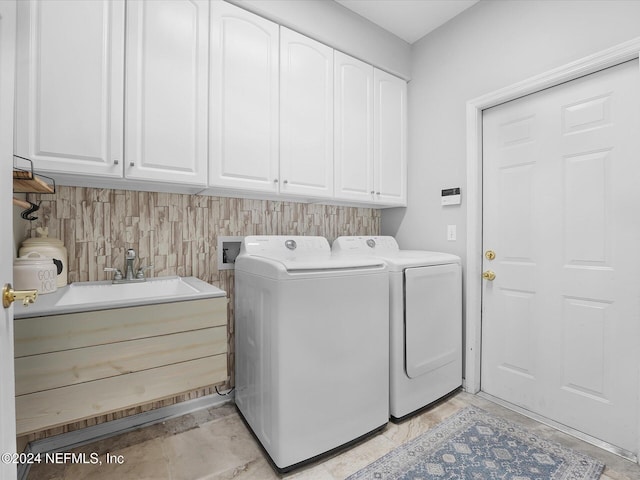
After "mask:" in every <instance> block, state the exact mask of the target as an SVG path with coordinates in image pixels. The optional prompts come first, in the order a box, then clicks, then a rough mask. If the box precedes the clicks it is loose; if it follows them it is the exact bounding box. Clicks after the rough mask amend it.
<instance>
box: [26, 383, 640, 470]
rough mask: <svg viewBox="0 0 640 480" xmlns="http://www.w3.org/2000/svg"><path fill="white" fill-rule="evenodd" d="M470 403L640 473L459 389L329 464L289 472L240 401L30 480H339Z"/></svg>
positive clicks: (124, 439) (98, 448)
mask: <svg viewBox="0 0 640 480" xmlns="http://www.w3.org/2000/svg"><path fill="white" fill-rule="evenodd" d="M467 405H476V406H478V407H480V408H483V409H485V410H487V411H489V412H491V413H493V414H494V415H497V416H501V417H504V418H507V419H509V420H510V421H512V422H514V423H517V424H520V425H523V426H525V427H526V428H529V429H531V430H532V431H535V432H536V433H537V434H538V435H539V436H542V437H545V438H549V439H552V440H554V441H557V442H559V443H562V444H564V445H566V446H568V447H571V448H574V449H576V450H579V451H582V452H585V453H587V454H589V455H592V456H594V457H596V458H599V459H600V460H601V461H602V462H604V463H605V465H607V467H606V468H605V471H604V474H603V475H602V480H607V479H610V480H637V479H640V466H638V465H637V464H635V463H632V462H629V461H627V460H624V459H622V458H620V457H618V456H616V455H613V454H610V453H608V452H606V451H604V450H601V449H599V448H596V447H594V446H591V445H589V444H587V443H584V442H582V441H580V440H577V439H575V438H573V437H570V436H567V435H565V434H563V433H561V432H558V431H557V430H554V429H552V428H550V427H547V426H546V425H543V424H541V423H539V422H536V421H534V420H531V419H529V418H526V417H523V416H522V415H519V414H517V413H514V412H511V411H510V410H507V409H505V408H503V407H501V406H499V405H496V404H494V403H492V402H490V401H488V400H485V399H483V398H480V397H477V396H475V395H470V394H467V393H463V392H461V393H458V394H456V395H455V396H452V397H450V398H448V399H447V400H445V401H443V402H441V403H440V404H438V405H436V406H435V407H433V408H431V409H430V410H428V411H426V412H424V413H422V414H420V415H417V416H415V417H413V418H411V419H409V420H407V421H405V422H403V423H401V424H399V425H396V424H392V423H389V424H388V426H387V427H386V428H385V429H384V430H382V431H381V432H380V433H379V434H377V435H375V436H374V437H371V438H369V439H368V440H365V441H363V442H362V443H360V444H358V445H356V446H354V447H353V448H351V449H349V450H347V451H345V452H342V453H339V454H336V455H334V456H332V457H330V458H328V459H325V460H324V461H322V462H319V463H316V464H312V465H310V466H308V467H306V468H304V469H302V470H299V471H296V472H293V473H291V474H289V475H285V476H284V477H281V476H279V475H277V474H276V473H275V472H274V471H273V470H272V469H271V467H270V465H269V463H268V462H267V460H266V459H265V457H264V455H263V453H262V451H261V449H260V447H259V446H258V444H257V443H256V442H255V440H254V439H253V437H252V436H251V434H250V433H249V431H248V430H247V429H246V427H245V425H244V424H243V422H242V420H241V419H240V417H239V415H238V413H237V411H236V409H235V407H234V406H233V404H232V403H227V404H225V405H222V406H218V407H213V408H210V409H207V410H202V411H199V412H195V413H192V414H188V415H185V416H183V417H180V418H176V419H173V420H169V421H167V422H164V423H161V424H157V425H153V426H150V427H146V428H142V429H139V430H135V431H133V432H129V433H125V434H121V435H117V436H114V437H111V438H108V439H106V440H101V441H98V442H95V443H91V444H89V445H85V446H83V447H80V448H76V449H74V450H73V452H75V453H83V452H84V453H86V454H87V455H89V454H91V453H97V454H98V455H99V458H100V459H101V460H102V461H103V464H102V465H100V466H98V465H81V464H70V463H67V464H61V465H53V464H48V465H45V464H40V465H34V466H33V467H32V468H31V470H30V471H29V476H28V479H29V480H62V479H64V480H77V479H117V480H130V479H131V480H134V479H135V480H147V479H148V480H164V479H167V480H223V479H224V480H226V479H241V480H249V479H251V480H268V479H278V478H285V479H286V480H337V479H344V478H345V477H347V476H348V475H350V474H352V473H354V472H356V471H357V470H359V469H360V468H362V467H364V466H365V465H368V464H369V463H371V462H373V461H374V460H376V459H377V458H379V457H381V456H382V455H384V454H386V453H387V452H389V451H390V450H392V449H393V448H395V447H397V446H398V445H401V444H403V443H405V442H407V441H408V440H411V439H412V438H414V437H416V436H417V435H420V434H421V433H423V432H424V431H425V430H428V429H429V428H431V427H432V426H434V425H436V424H437V423H439V422H440V421H441V420H443V419H444V418H446V417H448V416H450V415H452V414H453V413H455V412H456V411H458V410H460V409H462V408H464V407H466V406H467ZM107 452H109V453H110V454H111V455H122V458H123V459H124V463H123V464H121V465H119V464H105V463H104V461H105V458H106V457H105V454H106V453H107Z"/></svg>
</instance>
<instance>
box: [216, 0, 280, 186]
mask: <svg viewBox="0 0 640 480" xmlns="http://www.w3.org/2000/svg"><path fill="white" fill-rule="evenodd" d="M211 8H212V10H211V106H210V120H211V126H210V128H211V130H210V131H211V136H210V149H211V158H210V161H209V185H210V186H213V187H216V186H217V187H227V188H241V189H250V190H259V191H270V192H275V193H277V192H278V162H279V159H278V141H279V139H278V132H279V125H278V109H279V99H278V94H279V92H278V83H279V79H278V76H279V72H278V58H279V51H280V50H279V43H278V39H279V29H278V25H277V24H275V23H273V22H270V21H268V20H265V19H263V18H261V17H258V16H257V15H254V14H252V13H249V12H247V11H246V10H243V9H241V8H238V7H236V6H234V5H230V4H228V3H226V2H215V3H213V4H212V5H211Z"/></svg>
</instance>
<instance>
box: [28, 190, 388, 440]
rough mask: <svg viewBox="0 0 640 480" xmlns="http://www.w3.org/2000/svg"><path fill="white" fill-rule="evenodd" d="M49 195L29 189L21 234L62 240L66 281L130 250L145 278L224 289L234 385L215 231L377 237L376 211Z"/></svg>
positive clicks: (119, 260) (225, 275)
mask: <svg viewBox="0 0 640 480" xmlns="http://www.w3.org/2000/svg"><path fill="white" fill-rule="evenodd" d="M56 190H57V192H56V193H55V194H53V195H50V194H28V195H27V199H28V200H30V201H32V202H34V203H40V210H39V211H38V212H37V216H38V219H37V220H35V221H33V222H27V221H25V223H24V236H23V237H24V238H27V237H35V236H36V228H37V227H43V226H47V227H49V236H50V237H55V238H59V239H61V240H63V241H64V245H65V247H66V248H67V252H68V255H69V261H68V270H69V279H68V280H69V283H71V282H79V281H96V280H106V279H108V278H111V277H110V275H109V274H107V273H104V271H103V269H104V268H105V267H116V268H120V269H122V268H123V267H124V263H125V260H124V255H125V251H126V250H127V249H128V248H133V249H135V250H136V253H137V254H138V261H139V264H140V265H153V266H154V269H153V270H152V271H150V272H149V273H148V275H149V276H154V277H162V276H167V275H180V276H194V277H198V278H200V279H201V280H204V281H206V282H209V283H211V284H212V285H216V286H217V287H219V288H221V289H223V290H225V291H226V292H227V296H228V297H229V299H230V302H229V316H228V326H227V332H228V333H227V341H228V352H229V353H228V367H229V380H228V382H227V384H226V385H225V387H230V386H232V385H233V369H234V368H233V367H234V361H233V360H234V356H233V355H234V354H233V331H234V328H233V326H234V322H233V284H234V277H233V270H220V271H219V270H218V255H217V245H218V236H244V235H286V234H290V235H321V236H324V237H326V238H327V239H328V240H329V242H332V241H333V240H334V239H335V238H336V237H338V236H340V235H379V234H380V211H379V210H376V209H372V208H355V207H341V206H331V205H319V204H304V203H294V202H283V201H271V200H249V199H240V198H227V197H212V196H199V195H183V194H173V193H156V192H138V191H128V190H113V189H101V188H87V187H66V186H58V187H56ZM213 392H215V390H214V388H213V386H212V387H210V388H206V389H201V390H198V391H195V392H189V393H187V394H184V395H181V396H180V397H175V398H171V399H166V400H163V401H160V402H155V403H153V404H149V405H144V406H140V407H137V408H135V409H129V410H127V411H123V412H116V413H114V414H109V415H103V416H101V417H96V418H95V419H90V420H86V421H84V422H78V423H76V424H72V425H67V426H64V427H59V428H57V429H52V430H48V431H46V432H39V433H37V434H33V435H31V436H30V437H29V441H31V440H35V439H39V438H44V437H47V436H51V435H56V434H59V433H63V432H66V431H69V430H76V429H78V428H82V427H84V426H88V425H92V424H96V423H102V422H104V421H108V420H113V419H116V418H121V417H124V416H127V415H132V414H135V413H140V412H143V411H147V410H151V409H153V408H158V407H160V406H165V405H171V404H173V403H177V402H179V401H184V400H187V399H191V398H197V397H200V396H203V395H208V394H211V393H213Z"/></svg>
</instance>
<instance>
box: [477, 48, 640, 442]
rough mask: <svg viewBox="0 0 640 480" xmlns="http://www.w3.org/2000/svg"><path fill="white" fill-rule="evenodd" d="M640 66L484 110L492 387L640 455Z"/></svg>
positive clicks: (486, 377) (485, 380) (488, 380)
mask: <svg viewBox="0 0 640 480" xmlns="http://www.w3.org/2000/svg"><path fill="white" fill-rule="evenodd" d="M639 77H640V75H639V73H638V61H637V60H636V61H633V62H628V63H626V64H622V65H618V66H616V67H613V68H610V69H607V70H604V71H601V72H598V73H595V74H592V75H589V76H586V77H583V78H580V79H577V80H574V81H572V82H568V83H565V84H563V85H560V86H557V87H554V88H551V89H548V90H545V91H543V92H539V93H536V94H533V95H529V96H527V97H523V98H521V99H518V100H514V101H512V102H508V103H506V104H503V105H500V106H497V107H494V108H491V109H488V110H486V111H485V112H484V114H483V149H484V152H483V169H484V171H483V191H484V194H483V195H484V198H483V244H484V248H485V249H491V250H495V252H496V254H497V257H496V259H495V260H487V259H485V260H484V270H489V269H490V270H493V271H494V272H495V274H496V278H495V280H494V281H485V282H484V285H483V316H482V376H481V382H482V390H484V391H485V392H487V393H489V394H491V395H494V396H496V397H499V398H502V399H504V400H506V401H508V402H510V403H513V404H516V405H518V406H520V407H523V408H525V409H528V410H530V411H532V412H534V413H537V414H540V415H542V416H545V417H548V418H550V419H552V420H554V421H556V422H559V423H561V424H564V425H567V426H569V427H571V428H573V429H576V430H579V431H582V432H584V433H586V434H589V435H591V436H593V437H596V438H599V439H601V440H604V441H606V442H608V443H611V444H613V445H616V446H618V447H621V448H623V449H625V450H627V451H628V452H637V425H638V421H637V416H638V407H637V396H638V375H637V365H638V360H639V359H640V355H639V354H638V350H639V347H638V346H639V345H640V341H639V340H640V331H639V327H638V325H639V324H640V308H639V303H640V302H638V292H639V291H640V276H639V275H638V273H637V271H638V267H639V266H640V256H639V254H638V253H637V252H638V248H637V246H638V241H639V240H640V225H639V224H638V222H637V221H636V219H637V218H639V217H640V189H638V188H637V186H636V185H634V179H637V178H638V175H639V174H640V168H639V167H638V162H637V158H638V155H639V154H640V140H639V139H640V136H638V134H637V132H638V131H640V115H639V108H638V105H640V95H639V94H638V86H639V85H640V78H639Z"/></svg>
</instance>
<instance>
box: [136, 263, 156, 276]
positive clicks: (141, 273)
mask: <svg viewBox="0 0 640 480" xmlns="http://www.w3.org/2000/svg"><path fill="white" fill-rule="evenodd" d="M147 270H153V265H148V266H146V267H140V268H139V269H138V273H136V278H144V272H146V271H147Z"/></svg>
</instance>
